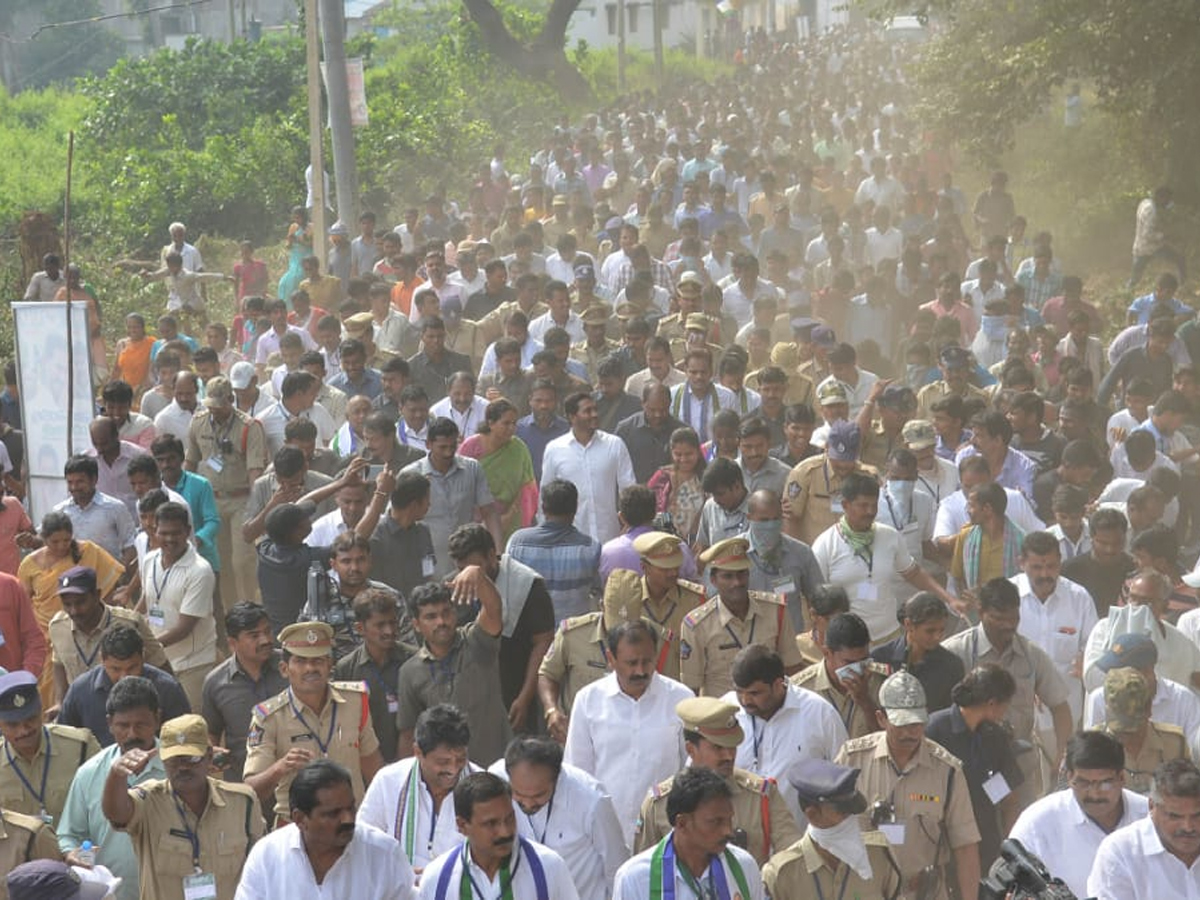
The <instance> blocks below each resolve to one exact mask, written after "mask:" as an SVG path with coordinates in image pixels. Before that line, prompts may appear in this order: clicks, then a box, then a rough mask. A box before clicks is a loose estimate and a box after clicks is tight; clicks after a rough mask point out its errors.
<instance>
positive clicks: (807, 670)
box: [790, 663, 825, 687]
mask: <svg viewBox="0 0 1200 900" xmlns="http://www.w3.org/2000/svg"><path fill="white" fill-rule="evenodd" d="M824 665H825V663H814V664H813V665H811V666H805V667H804V668H803V669H801V670H800V671H799V672H797V673H796V674H795V675H793V676H792V677H791V679H790V681H791V682H792V684H794V685H796V686H797V687H803V686H804V685H806V684H808V683H809V682H810V681H814V680H816V677H817V676H818V675H820V674H821V667H822V666H824Z"/></svg>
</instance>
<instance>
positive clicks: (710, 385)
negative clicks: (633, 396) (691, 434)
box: [626, 345, 737, 441]
mask: <svg viewBox="0 0 1200 900" xmlns="http://www.w3.org/2000/svg"><path fill="white" fill-rule="evenodd" d="M646 361H647V363H649V362H650V347H649V345H647V349H646ZM684 370H685V373H686V375H685V380H684V381H683V382H682V383H680V384H676V385H674V386H673V387H672V388H671V415H673V416H674V417H675V418H677V419H678V420H679V421H680V422H682V423H683V424H685V425H689V426H691V428H692V429H693V430H694V431H695V432H696V433H697V434H698V435H700V440H701V441H707V440H709V439H711V438H712V421H713V419H714V418H715V417H716V415H717V413H718V412H720V411H721V410H723V409H736V407H737V396H736V395H735V394H734V393H733V391H731V390H730V389H729V388H727V387H725V386H724V385H721V384H716V383H715V382H714V381H713V380H712V375H713V355H712V351H711V350H709V349H708V348H707V347H696V348H693V349H691V350H689V351H688V352H687V357H686V358H685V359H684ZM652 371H653V370H652ZM626 386H627V387H628V382H626Z"/></svg>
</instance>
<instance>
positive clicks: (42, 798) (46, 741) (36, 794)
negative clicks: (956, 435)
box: [4, 725, 50, 815]
mask: <svg viewBox="0 0 1200 900" xmlns="http://www.w3.org/2000/svg"><path fill="white" fill-rule="evenodd" d="M42 742H43V745H44V746H43V747H42V752H43V753H44V754H45V761H44V762H43V763H42V789H41V790H40V791H35V790H34V789H33V785H32V784H31V783H30V781H29V779H28V778H26V777H25V773H24V772H22V771H21V769H20V768H19V767H18V766H17V762H16V760H14V759H13V755H12V748H11V747H10V746H9V743H8V741H5V742H4V755H5V756H7V757H8V764H9V766H10V767H11V768H12V770H13V772H14V773H15V774H16V776H17V779H18V780H19V781H20V782H21V784H22V785H24V787H25V790H27V791H29V793H30V795H32V797H33V799H34V800H36V801H37V802H38V805H39V806H40V807H41V808H42V815H45V814H46V779H47V778H48V777H49V775H50V729H49V728H47V727H46V726H45V725H43V726H42Z"/></svg>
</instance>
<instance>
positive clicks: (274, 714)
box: [243, 622, 383, 821]
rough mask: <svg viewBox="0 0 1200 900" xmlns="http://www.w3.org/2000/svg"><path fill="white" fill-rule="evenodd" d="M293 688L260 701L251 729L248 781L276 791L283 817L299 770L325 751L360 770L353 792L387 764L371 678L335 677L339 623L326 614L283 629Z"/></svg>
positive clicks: (265, 793) (265, 792)
mask: <svg viewBox="0 0 1200 900" xmlns="http://www.w3.org/2000/svg"><path fill="white" fill-rule="evenodd" d="M279 643H280V645H281V646H282V647H283V667H284V670H285V671H284V674H285V675H287V679H288V681H289V682H290V684H289V686H288V689H287V690H286V691H283V692H282V693H280V694H276V695H275V696H274V697H272V698H271V699H270V700H267V701H266V702H265V703H260V704H258V706H256V707H254V713H253V714H252V715H251V717H250V731H249V734H248V735H247V736H246V768H245V770H244V774H243V777H244V778H245V781H246V784H248V785H250V787H252V788H254V790H255V791H257V792H258V795H259V797H261V798H262V800H263V802H264V803H265V802H266V801H267V800H268V799H269V798H270V797H271V795H272V794H274V796H275V815H276V816H278V817H279V821H284V820H286V818H287V816H288V815H289V808H288V788H289V787H290V786H291V784H292V778H293V777H294V775H295V773H296V770H297V769H301V768H303V767H304V766H305V765H306V764H307V763H309V762H310V761H312V760H314V759H317V758H320V757H324V758H326V759H332V760H333V761H334V762H336V763H340V764H341V765H343V766H345V767H346V768H347V769H349V770H350V773H351V774H352V775H353V776H354V779H353V780H354V798H355V800H356V801H358V802H359V803H361V802H362V798H363V793H364V792H365V789H366V784H367V783H369V782H370V781H371V779H372V778H373V777H374V776H375V773H376V772H378V771H379V769H380V768H381V767H382V766H383V756H382V755H381V754H380V752H379V739H378V738H377V737H376V736H375V729H374V727H372V725H371V709H370V706H369V705H368V691H367V686H366V684H364V683H363V682H361V681H333V682H331V681H330V680H329V673H330V672H331V671H332V670H333V629H332V628H331V627H330V626H329V625H326V624H325V623H324V622H296V623H295V624H293V625H289V626H287V627H286V628H284V629H283V631H281V632H279Z"/></svg>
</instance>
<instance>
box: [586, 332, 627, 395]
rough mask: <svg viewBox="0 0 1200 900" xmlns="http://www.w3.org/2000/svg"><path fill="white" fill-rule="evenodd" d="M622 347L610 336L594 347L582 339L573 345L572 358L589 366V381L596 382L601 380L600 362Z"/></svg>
mask: <svg viewBox="0 0 1200 900" xmlns="http://www.w3.org/2000/svg"><path fill="white" fill-rule="evenodd" d="M620 349H621V345H620V344H618V343H617V342H616V341H614V340H610V339H609V338H605V339H604V344H603V345H602V346H600V347H592V346H590V345H589V344H588V342H587V341H580V342H579V343H578V344H572V345H571V359H573V360H576V361H577V362H581V363H583V364H584V365H585V366H587V373H588V381H590V382H591V383H592V384H596V383H597V382H598V381H599V380H600V376H599V374H598V371H599V369H600V363H601V362H602V361H604V360H606V359H608V358H609V357H610V356H612V355H613V354H614V353H616V352H617V351H618V350H620ZM639 399H640V398H639Z"/></svg>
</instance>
